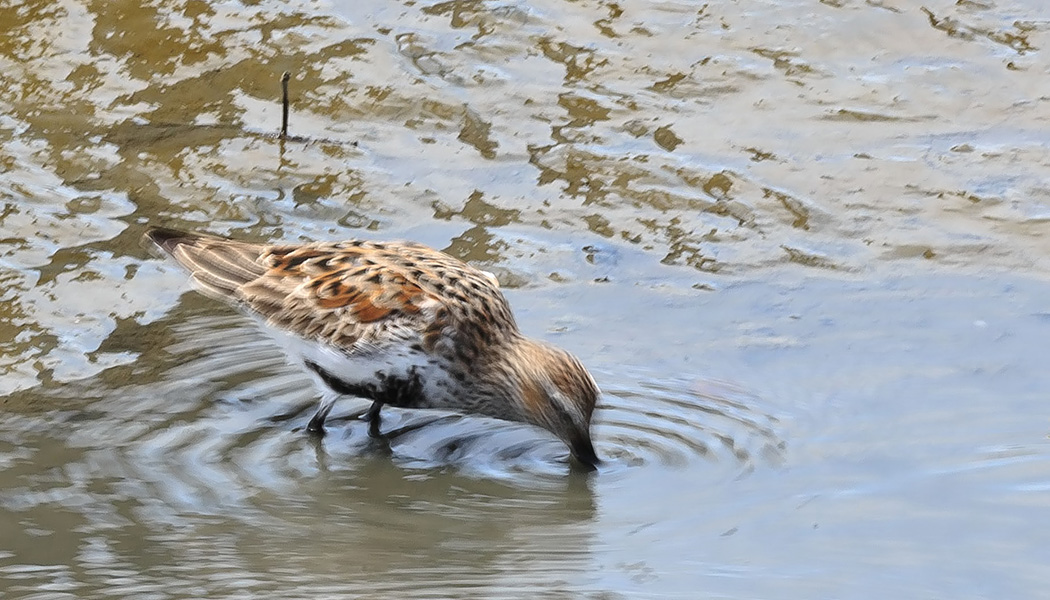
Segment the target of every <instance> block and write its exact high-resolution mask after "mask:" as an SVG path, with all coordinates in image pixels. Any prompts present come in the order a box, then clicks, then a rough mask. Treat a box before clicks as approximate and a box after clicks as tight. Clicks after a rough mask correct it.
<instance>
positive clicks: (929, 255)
mask: <svg viewBox="0 0 1050 600" xmlns="http://www.w3.org/2000/svg"><path fill="white" fill-rule="evenodd" d="M1048 29H1050V19H1048V15H1047V13H1046V11H1045V10H1044V9H1043V7H1042V6H1041V3H1039V2H1035V1H1033V0H1030V1H1028V2H1021V1H1016V2H1009V1H1003V2H991V1H989V2H970V1H959V2H953V1H934V2H927V3H925V5H924V6H922V7H918V6H916V5H915V3H912V2H905V1H894V0H878V1H876V0H842V1H824V2H817V1H815V0H813V1H809V0H807V1H802V0H797V1H791V0H786V1H778V2H746V3H728V2H723V3H714V2H710V3H707V4H699V3H693V2H654V1H649V0H637V1H629V2H596V1H594V2H592V1H583V2H571V3H566V2H470V1H463V2H436V3H435V2H402V3H397V2H388V1H381V0H377V1H372V2H345V3H323V2H321V3H318V2H309V3H306V2H304V3H271V2H246V3H244V4H243V5H241V4H236V3H218V4H211V3H206V2H196V1H189V2H163V3H159V2H158V3H151V4H146V5H143V4H142V3H125V2H78V1H76V0H68V1H61V2H29V3H17V2H16V3H11V2H7V3H0V84H2V85H3V89H4V93H3V94H2V95H0V199H2V201H3V211H2V213H0V281H2V291H0V294H2V295H0V374H2V376H0V394H2V395H0V408H2V411H0V595H3V596H4V597H33V598H64V597H69V598H82V597H96V596H118V597H119V596H123V597H137V598H202V597H259V598H262V597H272V598H295V597H310V598H317V597H354V596H362V597H370V598H385V597H390V598H405V597H421V598H422V597H428V598H446V597H474V598H497V597H545V598H563V597H564V598H576V597H591V598H634V597H661V598H671V597H674V598H696V597H719V598H736V597H740V598H743V597H756V596H763V597H788V598H813V597H848V598H866V597H888V596H892V597H958V598H969V597H974V598H976V597H982V598H983V597H1015V598H1023V597H1038V596H1040V595H1041V594H1043V593H1044V592H1045V589H1046V586H1045V583H1046V570H1045V565H1046V564H1048V563H1050V551H1048V550H1047V548H1048V547H1050V534H1048V533H1047V528H1046V527H1042V526H1040V524H1041V523H1043V522H1045V521H1046V519H1047V516H1048V514H1050V512H1048V511H1050V509H1048V505H1050V443H1048V437H1047V436H1048V433H1050V421H1048V420H1047V410H1046V401H1045V399H1046V390H1048V389H1050V373H1048V371H1047V369H1046V368H1045V363H1046V357H1047V352H1046V349H1045V348H1046V340H1047V339H1050V309H1048V308H1047V298H1050V282H1048V275H1050V252H1048V251H1050V245H1048V244H1050V242H1048V241H1047V240H1048V238H1047V236H1046V235H1045V230H1046V228H1047V221H1048V218H1050V206H1048V203H1050V185H1048V183H1047V182H1050V152H1048V151H1047V147H1048V144H1050V134H1048V133H1047V132H1048V130H1050V129H1048V128H1050V100H1048V97H1047V94H1046V89H1047V88H1046V77H1045V75H1046V72H1047V61H1046V54H1045V51H1044V50H1043V48H1045V47H1046V46H1047V45H1048V44H1050V36H1048ZM283 71H290V72H291V73H292V74H293V75H292V80H291V89H292V115H291V132H292V134H293V135H295V136H297V137H295V138H293V139H289V140H283V141H282V140H279V139H277V138H276V137H275V135H274V134H275V132H276V131H277V129H278V127H279V124H280V112H281V111H280V104H279V102H278V98H279V96H278V94H279V89H280V88H279V77H280V74H281V73H282V72H283ZM150 224H164V225H168V226H175V227H183V228H189V229H195V230H202V231H210V232H215V233H221V234H228V235H236V236H241V237H245V238H250V239H259V240H273V241H277V240H284V241H297V240H313V239H340V238H347V237H353V236H361V237H368V238H377V239H382V238H410V239H415V240H418V241H422V242H424V243H427V244H430V245H432V246H435V247H437V248H441V249H445V250H446V251H448V252H450V253H452V254H454V255H456V256H459V257H461V258H463V259H465V260H469V261H472V262H474V263H475V264H478V265H481V266H483V267H484V268H486V269H488V270H490V271H492V272H494V273H496V274H497V276H498V277H499V279H500V280H501V282H502V284H503V286H504V287H505V289H506V290H507V294H508V297H509V298H510V300H511V302H512V304H513V305H514V307H515V310H516V313H517V315H518V319H519V322H520V324H521V325H522V328H523V329H525V330H526V331H527V332H529V333H531V334H534V335H537V336H540V337H543V338H545V339H548V340H550V341H552V342H555V343H557V344H559V345H562V346H564V347H566V348H569V349H571V350H573V351H574V352H575V353H576V354H578V355H579V356H580V357H581V358H582V359H583V360H584V362H585V363H586V364H587V365H588V366H589V367H590V368H591V369H592V370H593V372H594V373H595V375H596V377H597V379H598V380H599V383H600V385H601V386H602V388H603V390H604V392H605V394H604V398H603V400H602V404H601V406H600V408H599V410H598V412H597V416H596V419H597V422H596V425H595V434H596V446H597V449H598V452H599V454H601V455H602V456H603V457H605V458H606V463H605V465H604V467H603V468H602V470H601V471H600V472H599V473H597V474H594V475H591V476H586V475H582V474H579V473H569V472H568V469H567V467H566V464H565V449H564V448H563V447H562V446H560V445H559V444H558V443H557V442H556V441H554V440H552V439H549V438H547V437H545V436H544V435H543V434H542V432H537V431H535V430H531V429H527V428H524V427H519V426H513V425H509V424H506V423H498V422H491V421H487V420H484V419H478V418H466V417H463V416H461V415H453V414H444V413H425V412H424V413H420V412H400V413H399V412H397V411H390V414H389V415H388V416H387V417H386V420H385V421H384V424H385V426H387V427H390V428H391V429H395V430H399V431H401V432H402V433H401V434H400V435H396V436H392V438H391V440H390V442H389V443H388V444H378V443H376V442H374V441H370V440H369V439H368V436H367V435H365V425H364V424H362V423H361V422H359V421H356V420H353V419H350V418H348V417H349V416H350V415H352V414H353V413H354V411H355V410H358V409H360V408H361V406H360V403H358V402H355V401H354V400H352V399H347V400H345V401H343V402H342V403H341V404H340V405H339V406H338V407H337V409H336V412H335V413H334V417H335V419H334V421H333V424H332V431H331V433H330V435H328V436H327V437H326V438H325V439H324V440H323V441H321V442H318V441H316V440H313V439H311V438H310V437H308V436H305V435H304V434H303V432H302V427H303V425H304V424H305V422H306V420H307V419H308V418H309V415H310V412H311V410H312V407H313V405H314V402H315V401H316V392H315V391H314V390H312V389H310V388H309V381H308V380H307V379H306V378H304V376H303V375H302V374H301V373H300V372H299V371H297V370H296V369H294V368H292V367H289V366H287V365H286V364H285V363H284V361H283V360H282V358H281V356H280V355H279V353H278V352H277V349H276V348H275V347H274V346H273V345H272V342H270V341H269V339H268V338H267V337H265V336H264V335H262V334H261V333H259V332H258V331H257V330H256V329H255V328H254V325H253V324H252V322H251V321H250V320H249V319H247V318H245V317H243V316H241V315H238V314H237V313H235V312H233V311H231V310H230V309H228V308H226V307H224V306H220V305H217V304H216V303H214V302H212V301H210V300H208V299H205V298H203V297H201V296H199V295H198V294H196V293H195V292H192V291H190V287H189V286H188V284H187V282H186V279H185V276H184V275H183V274H181V273H180V272H178V270H177V269H175V268H173V267H171V266H170V265H168V264H165V263H164V262H163V261H161V260H158V259H156V258H154V257H153V256H151V255H150V254H149V253H148V252H147V251H146V250H145V249H144V248H143V247H142V246H141V245H140V243H139V238H140V236H141V234H142V232H143V231H144V229H145V227H146V226H147V225H150Z"/></svg>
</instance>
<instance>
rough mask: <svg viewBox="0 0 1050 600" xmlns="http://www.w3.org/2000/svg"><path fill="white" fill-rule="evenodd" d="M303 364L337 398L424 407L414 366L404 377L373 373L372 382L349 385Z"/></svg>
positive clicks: (309, 363) (311, 365)
mask: <svg viewBox="0 0 1050 600" xmlns="http://www.w3.org/2000/svg"><path fill="white" fill-rule="evenodd" d="M303 362H304V364H305V365H306V368H308V369H310V370H311V371H313V372H314V373H317V376H318V377H320V378H321V381H323V382H324V384H325V385H326V386H328V387H329V388H331V389H332V391H333V392H335V393H337V394H344V395H347V396H357V397H359V398H364V399H366V400H372V401H373V402H379V403H382V404H389V405H390V406H397V407H399V408H420V407H423V406H425V405H426V396H424V394H423V380H422V377H420V375H419V373H418V371H417V370H416V367H414V366H413V367H412V368H410V369H409V370H408V375H407V376H405V377H393V376H390V375H387V374H386V373H383V372H382V371H377V372H376V374H375V379H373V380H371V381H367V382H364V381H358V382H352V381H346V380H344V379H340V378H338V377H336V376H335V375H333V374H332V373H331V372H329V371H327V370H325V369H324V368H323V367H321V365H319V364H317V363H315V362H313V361H309V360H307V361H303Z"/></svg>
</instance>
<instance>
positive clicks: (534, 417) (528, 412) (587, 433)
mask: <svg viewBox="0 0 1050 600" xmlns="http://www.w3.org/2000/svg"><path fill="white" fill-rule="evenodd" d="M515 354H517V357H516V358H517V360H516V361H515V362H516V363H517V365H518V366H519V369H518V371H519V372H518V375H519V381H520V382H521V395H520V398H519V404H520V406H519V409H520V411H521V413H522V417H523V420H524V421H526V422H529V423H532V424H534V425H539V426H540V427H543V428H544V429H546V430H548V431H550V432H551V433H553V434H554V435H556V436H558V438H560V439H561V440H562V441H564V442H565V444H566V445H567V446H568V447H569V451H570V452H571V453H572V456H573V458H575V459H576V460H577V461H579V462H580V464H582V465H583V466H585V467H587V468H590V469H594V468H596V467H597V465H598V464H599V463H600V462H601V461H600V460H599V459H598V455H597V454H595V452H594V446H593V444H592V443H591V415H592V413H593V412H594V405H595V403H596V402H597V401H598V396H599V394H600V393H601V392H600V391H599V390H598V385H597V384H596V383H595V382H594V379H593V378H592V377H591V374H590V373H588V372H587V369H586V368H584V366H583V365H582V364H581V363H580V361H579V360H577V359H576V357H575V356H573V355H571V354H569V353H568V352H566V351H564V350H562V349H560V348H556V347H554V346H550V345H548V344H544V343H542V342H536V341H534V340H529V339H525V338H522V339H521V341H520V343H519V347H518V351H517V352H516V353H515Z"/></svg>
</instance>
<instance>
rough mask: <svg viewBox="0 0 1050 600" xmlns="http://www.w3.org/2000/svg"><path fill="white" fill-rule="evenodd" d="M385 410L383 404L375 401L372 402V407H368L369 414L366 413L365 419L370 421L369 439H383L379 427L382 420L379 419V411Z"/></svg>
mask: <svg viewBox="0 0 1050 600" xmlns="http://www.w3.org/2000/svg"><path fill="white" fill-rule="evenodd" d="M381 410H383V403H382V402H380V401H378V400H375V401H373V402H372V406H370V407H368V412H367V413H365V417H366V418H367V419H368V435H369V437H374V438H377V437H381V434H380V433H379V425H380V422H381V420H382V419H380V417H379V411H381Z"/></svg>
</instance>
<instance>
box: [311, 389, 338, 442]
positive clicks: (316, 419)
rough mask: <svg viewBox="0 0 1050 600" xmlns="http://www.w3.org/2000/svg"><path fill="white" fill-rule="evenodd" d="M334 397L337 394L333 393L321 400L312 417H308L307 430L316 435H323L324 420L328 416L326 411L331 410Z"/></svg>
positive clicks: (333, 404) (336, 397) (335, 397)
mask: <svg viewBox="0 0 1050 600" xmlns="http://www.w3.org/2000/svg"><path fill="white" fill-rule="evenodd" d="M336 399H338V396H336V395H334V394H333V395H330V396H327V397H325V398H324V399H322V400H321V407H320V408H318V409H317V412H316V413H314V416H313V418H312V419H310V423H309V424H308V425H307V426H306V430H307V431H309V432H310V433H315V434H317V435H324V421H325V419H327V418H328V413H330V412H332V407H333V406H335V401H336Z"/></svg>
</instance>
